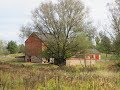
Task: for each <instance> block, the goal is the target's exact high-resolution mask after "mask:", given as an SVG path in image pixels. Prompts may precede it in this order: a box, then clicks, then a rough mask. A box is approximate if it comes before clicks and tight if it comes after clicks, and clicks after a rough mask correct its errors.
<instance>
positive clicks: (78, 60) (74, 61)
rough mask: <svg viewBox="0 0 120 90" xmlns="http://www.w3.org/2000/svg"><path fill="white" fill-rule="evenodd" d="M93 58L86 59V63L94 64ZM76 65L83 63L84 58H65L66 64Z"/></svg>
mask: <svg viewBox="0 0 120 90" xmlns="http://www.w3.org/2000/svg"><path fill="white" fill-rule="evenodd" d="M95 63H96V61H95V60H86V65H94V64H95ZM76 65H85V61H84V59H81V58H71V59H68V60H66V66H76Z"/></svg>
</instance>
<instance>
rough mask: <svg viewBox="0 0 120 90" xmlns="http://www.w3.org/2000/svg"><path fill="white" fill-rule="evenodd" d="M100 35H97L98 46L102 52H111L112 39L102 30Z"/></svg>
mask: <svg viewBox="0 0 120 90" xmlns="http://www.w3.org/2000/svg"><path fill="white" fill-rule="evenodd" d="M99 35H100V37H96V48H97V50H99V51H100V52H102V53H106V57H107V54H109V53H110V52H111V40H110V39H109V38H108V36H107V35H106V34H105V33H103V32H100V34H99Z"/></svg>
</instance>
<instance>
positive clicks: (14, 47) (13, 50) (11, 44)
mask: <svg viewBox="0 0 120 90" xmlns="http://www.w3.org/2000/svg"><path fill="white" fill-rule="evenodd" d="M7 49H8V51H9V52H10V53H11V54H14V53H17V52H18V46H17V44H16V42H14V41H10V42H8V46H7Z"/></svg>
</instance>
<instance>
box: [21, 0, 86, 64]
mask: <svg viewBox="0 0 120 90" xmlns="http://www.w3.org/2000/svg"><path fill="white" fill-rule="evenodd" d="M85 12H86V11H85V9H84V5H83V4H82V3H81V1H80V0H58V2H57V3H56V4H53V3H52V2H48V3H42V4H41V5H40V6H39V7H38V8H36V9H35V10H34V12H33V22H34V24H33V25H32V26H28V27H26V28H29V30H28V29H26V28H23V30H21V32H22V34H21V35H22V36H28V33H29V32H31V31H37V32H38V33H39V34H41V35H44V37H45V38H46V40H45V41H44V43H45V44H46V46H47V51H49V54H50V53H51V54H50V55H52V57H53V58H54V59H55V64H57V65H59V64H63V63H64V62H65V59H66V58H68V57H70V56H73V55H74V54H76V52H78V51H79V50H80V49H79V47H80V44H82V43H79V40H77V39H78V38H79V35H80V34H79V33H80V32H85V29H84V18H85V14H86V13H85ZM25 33H26V34H25ZM85 45H86V44H85Z"/></svg>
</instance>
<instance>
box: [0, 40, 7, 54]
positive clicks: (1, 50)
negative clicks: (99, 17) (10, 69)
mask: <svg viewBox="0 0 120 90" xmlns="http://www.w3.org/2000/svg"><path fill="white" fill-rule="evenodd" d="M5 44H6V43H5V42H4V41H2V40H0V55H8V54H9V51H8V50H7V48H6V45H5Z"/></svg>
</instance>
